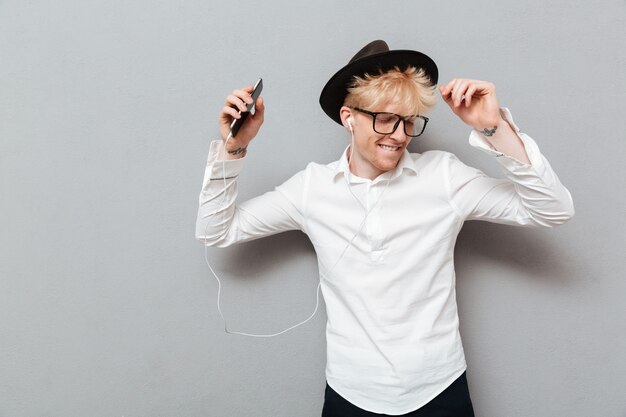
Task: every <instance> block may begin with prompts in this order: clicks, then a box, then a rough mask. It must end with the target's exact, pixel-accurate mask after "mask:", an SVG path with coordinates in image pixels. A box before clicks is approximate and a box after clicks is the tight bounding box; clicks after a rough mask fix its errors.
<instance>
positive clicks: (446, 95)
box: [439, 85, 452, 105]
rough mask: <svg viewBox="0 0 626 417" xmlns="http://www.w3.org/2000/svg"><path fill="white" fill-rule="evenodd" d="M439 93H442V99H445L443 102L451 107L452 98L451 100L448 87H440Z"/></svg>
mask: <svg viewBox="0 0 626 417" xmlns="http://www.w3.org/2000/svg"><path fill="white" fill-rule="evenodd" d="M439 92H440V93H441V98H442V99H443V101H445V102H446V103H447V104H448V105H449V104H450V101H451V100H452V98H451V95H450V91H449V89H448V86H447V85H442V86H440V87H439Z"/></svg>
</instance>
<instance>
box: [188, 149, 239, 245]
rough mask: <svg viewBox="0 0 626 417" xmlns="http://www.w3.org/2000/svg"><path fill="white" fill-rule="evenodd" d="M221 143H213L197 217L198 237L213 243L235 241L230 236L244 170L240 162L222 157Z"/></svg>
mask: <svg viewBox="0 0 626 417" xmlns="http://www.w3.org/2000/svg"><path fill="white" fill-rule="evenodd" d="M221 145H222V144H221V143H220V142H218V141H215V142H213V143H212V144H211V150H210V152H209V157H208V159H207V166H206V170H205V173H204V180H203V182H202V190H201V192H200V197H199V208H198V217H197V220H196V239H198V240H202V241H203V242H204V243H205V244H206V245H210V246H226V245H228V244H230V243H232V242H229V241H228V238H227V235H228V230H229V229H230V225H231V223H232V222H233V218H234V216H235V211H236V207H235V200H236V197H237V182H236V179H237V177H238V175H239V173H240V171H241V163H240V162H237V161H230V160H226V159H220V155H223V153H224V152H223V151H224V150H223V146H221ZM236 156H238V158H236V159H240V158H241V157H242V155H236Z"/></svg>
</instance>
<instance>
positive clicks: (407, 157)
mask: <svg viewBox="0 0 626 417" xmlns="http://www.w3.org/2000/svg"><path fill="white" fill-rule="evenodd" d="M348 148H350V146H349V145H348V146H347V147H346V149H345V150H344V151H343V153H342V154H341V158H340V159H339V162H338V163H337V168H335V175H334V177H333V178H335V179H337V178H338V177H339V175H340V174H341V175H343V177H345V178H346V179H350V180H351V181H352V182H367V181H369V179H366V178H360V177H357V176H356V175H354V174H352V175H350V168H349V166H348ZM405 170H406V171H411V172H413V173H415V174H417V173H418V170H417V168H415V162H414V161H413V158H412V157H411V154H410V153H409V151H407V150H406V149H405V150H404V153H403V154H402V156H401V157H400V160H399V161H398V165H396V167H395V168H394V169H393V170H392V171H389V172H386V173H384V174H381V175H379V176H378V177H377V178H375V179H374V180H373V181H372V182H378V181H380V180H385V179H395V178H397V177H399V176H400V175H402V174H403V173H404V172H405Z"/></svg>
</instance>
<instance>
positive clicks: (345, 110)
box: [339, 106, 354, 130]
mask: <svg viewBox="0 0 626 417" xmlns="http://www.w3.org/2000/svg"><path fill="white" fill-rule="evenodd" d="M351 115H352V110H350V107H348V106H342V107H341V109H339V117H340V118H341V124H343V126H344V127H345V128H346V129H348V130H351V129H350V125H348V119H351V121H352V126H354V117H350V116H351Z"/></svg>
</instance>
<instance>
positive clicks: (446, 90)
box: [442, 78, 456, 96]
mask: <svg viewBox="0 0 626 417" xmlns="http://www.w3.org/2000/svg"><path fill="white" fill-rule="evenodd" d="M454 83H456V78H454V79H452V80H450V81H449V82H448V84H446V85H445V87H444V88H443V92H442V94H443V95H446V96H448V95H450V93H451V92H452V88H453V87H454Z"/></svg>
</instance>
